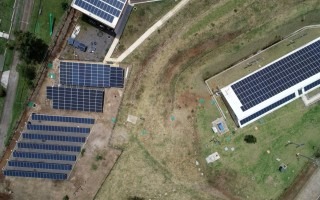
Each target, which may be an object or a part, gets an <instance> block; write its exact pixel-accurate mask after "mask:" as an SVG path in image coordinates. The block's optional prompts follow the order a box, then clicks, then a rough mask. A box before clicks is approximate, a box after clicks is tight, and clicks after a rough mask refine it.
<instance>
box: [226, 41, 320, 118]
mask: <svg viewBox="0 0 320 200" xmlns="http://www.w3.org/2000/svg"><path fill="white" fill-rule="evenodd" d="M319 73H320V38H317V39H315V40H313V41H311V42H309V43H307V44H306V45H304V46H302V47H300V48H298V49H296V50H294V51H292V52H290V53H288V54H286V55H285V56H282V57H281V58H279V59H277V60H275V61H273V62H271V63H269V64H267V65H266V66H264V67H262V68H261V69H259V70H257V71H255V72H253V73H250V74H249V75H247V76H245V77H243V78H241V79H239V80H238V81H235V82H234V83H231V84H230V85H228V86H226V87H224V88H222V89H221V92H222V93H223V95H224V97H225V98H226V100H227V101H228V102H229V105H230V107H231V108H232V110H233V112H234V113H235V115H236V116H237V118H238V119H239V120H240V119H243V118H245V117H248V116H250V115H253V114H255V113H256V112H258V111H260V110H261V109H263V108H266V107H267V106H270V105H271V104H274V103H275V102H278V101H279V100H281V99H286V98H288V97H291V96H293V95H292V94H293V93H295V92H296V91H298V90H299V89H301V88H304V87H305V86H306V85H308V84H311V83H313V82H315V81H317V80H318V79H320V74H319ZM290 95H291V96H290Z"/></svg>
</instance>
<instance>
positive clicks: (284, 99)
mask: <svg viewBox="0 0 320 200" xmlns="http://www.w3.org/2000/svg"><path fill="white" fill-rule="evenodd" d="M295 97H296V94H295V93H293V94H290V95H289V96H287V97H285V98H283V99H280V100H279V101H277V102H275V103H273V104H271V105H269V106H267V107H266V108H264V109H262V110H260V111H258V112H256V113H254V114H252V115H250V116H249V117H246V118H244V119H242V120H240V124H241V125H243V124H245V123H247V122H249V121H251V120H253V119H255V118H257V117H259V116H261V115H263V114H264V113H266V112H268V111H270V110H272V109H274V108H276V107H279V106H280V105H282V104H284V103H286V102H288V101H290V100H291V99H294V98H295Z"/></svg>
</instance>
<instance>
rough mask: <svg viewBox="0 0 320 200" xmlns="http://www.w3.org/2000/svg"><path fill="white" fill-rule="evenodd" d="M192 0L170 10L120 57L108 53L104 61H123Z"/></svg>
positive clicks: (185, 0) (182, 0)
mask: <svg viewBox="0 0 320 200" xmlns="http://www.w3.org/2000/svg"><path fill="white" fill-rule="evenodd" d="M189 1H190V0H181V1H180V3H178V4H177V5H176V6H175V7H174V8H173V9H172V10H170V11H169V12H168V13H167V14H166V15H165V16H163V17H162V18H161V19H160V20H159V21H158V22H157V23H155V24H154V25H153V26H152V27H151V28H149V29H148V30H147V31H146V32H145V33H144V34H143V35H142V36H141V37H140V38H139V39H138V40H136V41H135V42H134V43H133V44H132V45H131V46H130V47H129V48H128V49H127V50H126V51H125V52H123V53H122V54H121V55H120V56H119V57H118V58H110V57H108V56H109V55H110V54H107V55H106V57H105V59H104V62H108V61H111V62H122V61H123V60H124V59H125V58H126V57H127V56H128V55H130V54H131V53H132V52H133V51H134V50H135V49H136V48H137V47H138V46H140V45H141V44H142V43H143V42H144V41H145V40H146V39H147V38H148V37H150V35H151V34H152V33H153V32H155V31H157V30H158V29H159V28H160V27H161V26H162V25H163V24H165V23H166V22H167V21H168V20H169V19H170V18H171V17H173V16H174V15H175V14H176V13H178V12H179V11H180V10H181V9H182V8H183V7H184V6H185V5H186V4H187V3H188V2H189Z"/></svg>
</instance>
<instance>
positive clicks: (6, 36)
mask: <svg viewBox="0 0 320 200" xmlns="http://www.w3.org/2000/svg"><path fill="white" fill-rule="evenodd" d="M0 37H1V38H5V39H9V34H7V33H4V32H0Z"/></svg>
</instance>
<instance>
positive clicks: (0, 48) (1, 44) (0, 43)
mask: <svg viewBox="0 0 320 200" xmlns="http://www.w3.org/2000/svg"><path fill="white" fill-rule="evenodd" d="M6 43H7V40H6V39H4V38H0V54H4V50H5V49H6Z"/></svg>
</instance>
